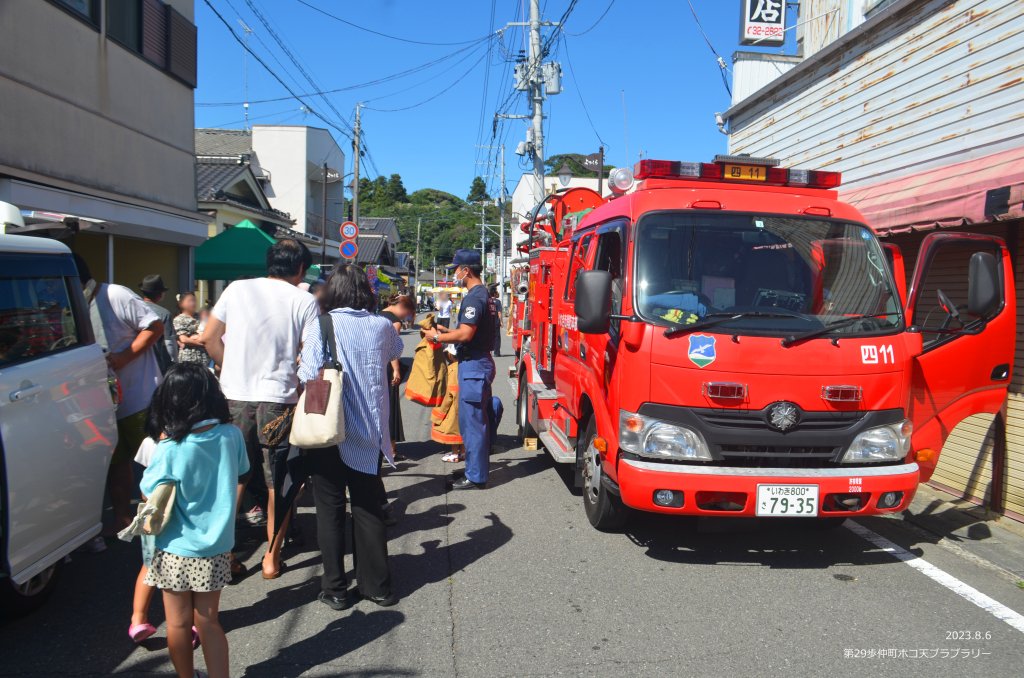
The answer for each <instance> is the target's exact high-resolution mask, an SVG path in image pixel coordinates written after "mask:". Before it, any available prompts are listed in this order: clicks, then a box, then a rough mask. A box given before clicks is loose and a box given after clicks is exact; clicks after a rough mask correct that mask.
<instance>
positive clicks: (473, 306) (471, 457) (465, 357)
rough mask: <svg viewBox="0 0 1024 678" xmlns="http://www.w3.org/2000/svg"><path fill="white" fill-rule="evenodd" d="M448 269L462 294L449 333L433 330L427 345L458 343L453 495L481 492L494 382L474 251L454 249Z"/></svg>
mask: <svg viewBox="0 0 1024 678" xmlns="http://www.w3.org/2000/svg"><path fill="white" fill-rule="evenodd" d="M449 268H451V269H454V273H453V277H454V280H455V284H456V285H458V286H461V287H465V288H466V290H467V292H466V295H465V297H464V298H463V300H462V306H461V308H460V309H459V322H458V326H457V327H456V328H455V329H454V330H448V331H444V332H442V331H440V330H439V329H437V328H435V329H434V334H433V335H431V340H432V341H433V342H434V343H439V344H458V355H459V431H460V433H461V434H462V441H463V444H464V445H465V448H466V471H465V474H464V475H463V476H462V477H461V478H459V479H458V480H455V481H454V482H453V483H452V489H454V490H472V489H483V488H485V487H487V475H488V471H489V470H490V455H491V417H492V416H493V415H492V413H491V407H492V406H491V382H493V381H494V358H492V357H491V348H492V347H493V346H494V326H495V324H494V317H495V311H494V303H493V299H492V298H491V296H490V294H488V292H487V287H486V286H485V285H484V283H483V281H482V280H481V279H480V275H481V273H482V272H483V265H482V263H481V260H480V252H478V251H476V250H465V249H463V250H457V251H456V252H455V257H454V259H453V261H452V264H451V266H449Z"/></svg>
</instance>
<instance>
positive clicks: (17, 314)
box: [0, 235, 117, 614]
mask: <svg viewBox="0 0 1024 678" xmlns="http://www.w3.org/2000/svg"><path fill="white" fill-rule="evenodd" d="M107 375H108V371H107V365H106V360H105V358H104V355H103V351H102V349H101V348H100V346H99V345H98V344H96V342H95V340H94V339H93V333H92V326H91V324H90V321H89V310H88V307H87V305H86V301H85V297H84V296H83V294H82V286H81V283H80V282H79V280H78V271H77V269H76V268H75V262H74V259H73V258H72V256H71V252H70V250H68V248H67V247H66V246H65V245H63V244H61V243H59V242H57V241H55V240H48V239H45V238H37V237H27V236H18V235H0V613H8V614H9V613H14V614H18V613H23V612H26V611H29V610H31V609H34V608H35V607H37V606H38V605H40V604H41V603H42V602H43V601H44V600H45V598H46V597H47V596H48V595H49V594H50V593H51V592H52V590H53V587H54V585H55V584H56V580H57V574H58V571H59V568H60V565H61V563H62V562H63V560H64V557H65V556H67V555H68V554H69V553H71V552H72V551H73V550H75V549H76V548H78V547H79V546H81V545H82V544H84V543H86V542H87V541H89V540H90V539H92V538H93V537H95V536H96V535H98V534H99V532H100V529H101V527H102V525H101V516H102V509H103V492H104V486H105V484H106V478H107V467H108V465H109V464H110V457H111V455H112V454H113V451H114V446H115V445H116V443H117V426H116V420H115V415H114V409H115V406H114V401H113V397H112V393H111V385H110V382H109V380H108V376H107Z"/></svg>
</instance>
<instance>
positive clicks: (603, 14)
mask: <svg viewBox="0 0 1024 678" xmlns="http://www.w3.org/2000/svg"><path fill="white" fill-rule="evenodd" d="M614 4H615V0H611V2H609V3H608V6H607V7H605V8H604V11H603V12H601V16H599V17H597V21H595V22H594V23H593V24H591V26H590V28H588V29H587V30H585V31H580V32H579V33H569V32H567V31H566V32H565V34H566V35H571V36H573V37H574V38H578V37H580V36H581V35H586V34H587V33H589V32H590V31H592V30H594V29H595V28H597V25H598V24H599V23H601V22H602V21H604V18H605V17H606V16H608V12H609V11H611V8H612V5H614Z"/></svg>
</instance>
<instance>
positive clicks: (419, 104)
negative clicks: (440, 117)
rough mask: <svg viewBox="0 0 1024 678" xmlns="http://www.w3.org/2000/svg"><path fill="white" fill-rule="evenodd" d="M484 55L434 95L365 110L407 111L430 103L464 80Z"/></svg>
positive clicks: (369, 107)
mask: <svg viewBox="0 0 1024 678" xmlns="http://www.w3.org/2000/svg"><path fill="white" fill-rule="evenodd" d="M486 56H487V54H484V55H483V56H481V57H480V58H479V59H477V60H476V61H474V62H473V65H471V66H470V67H469V69H468V70H467V71H466V72H465V73H463V74H462V75H460V76H459V77H458V78H457V79H456V80H455V81H454V82H453V83H452V84H450V85H448V86H447V87H445V88H444V89H442V90H441V91H440V92H437V93H436V94H434V95H432V96H430V97H427V98H426V99H424V100H423V101H420V102H417V103H415V104H412V105H409V106H403V107H401V108H373V107H372V106H366V109H367V110H371V111H377V112H379V113H397V112H398V111H408V110H409V109H412V108H417V107H419V106H422V105H423V104H426V103H430V102H431V101H433V100H434V99H436V98H438V97H439V96H441V95H442V94H444V93H446V92H447V91H448V90H450V89H452V88H453V87H455V86H456V85H458V84H459V83H460V82H462V81H463V80H465V79H466V78H467V77H468V76H469V74H470V73H472V72H473V69H475V68H476V67H477V66H478V65H479V64H480V62H481V61H483V60H484V58H485V57H486Z"/></svg>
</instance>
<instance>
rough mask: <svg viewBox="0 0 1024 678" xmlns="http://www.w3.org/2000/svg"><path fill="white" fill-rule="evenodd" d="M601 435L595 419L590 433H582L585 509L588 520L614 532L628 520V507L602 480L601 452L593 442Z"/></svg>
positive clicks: (597, 527) (578, 451)
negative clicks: (598, 433)
mask: <svg viewBox="0 0 1024 678" xmlns="http://www.w3.org/2000/svg"><path fill="white" fill-rule="evenodd" d="M596 437H597V424H596V422H595V421H594V420H593V419H591V420H590V421H589V422H588V424H587V428H586V433H585V434H584V435H583V436H581V437H580V439H579V443H578V447H577V449H576V454H577V455H578V456H581V457H582V460H581V464H580V465H581V467H582V469H583V510H584V511H586V513H587V520H589V521H590V524H591V525H593V526H594V527H595V528H596V529H598V530H600V531H602V532H613V531H615V530H618V529H620V528H622V526H623V525H625V524H626V517H627V514H626V507H625V506H623V505H622V500H621V499H619V498H618V497H616V496H615V495H614V494H612V493H611V492H609V491H608V488H607V487H606V486H605V484H604V483H603V482H601V459H600V455H598V454H597V453H596V452H592V450H593V448H592V447H591V443H592V442H593V441H594V438H596Z"/></svg>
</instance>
